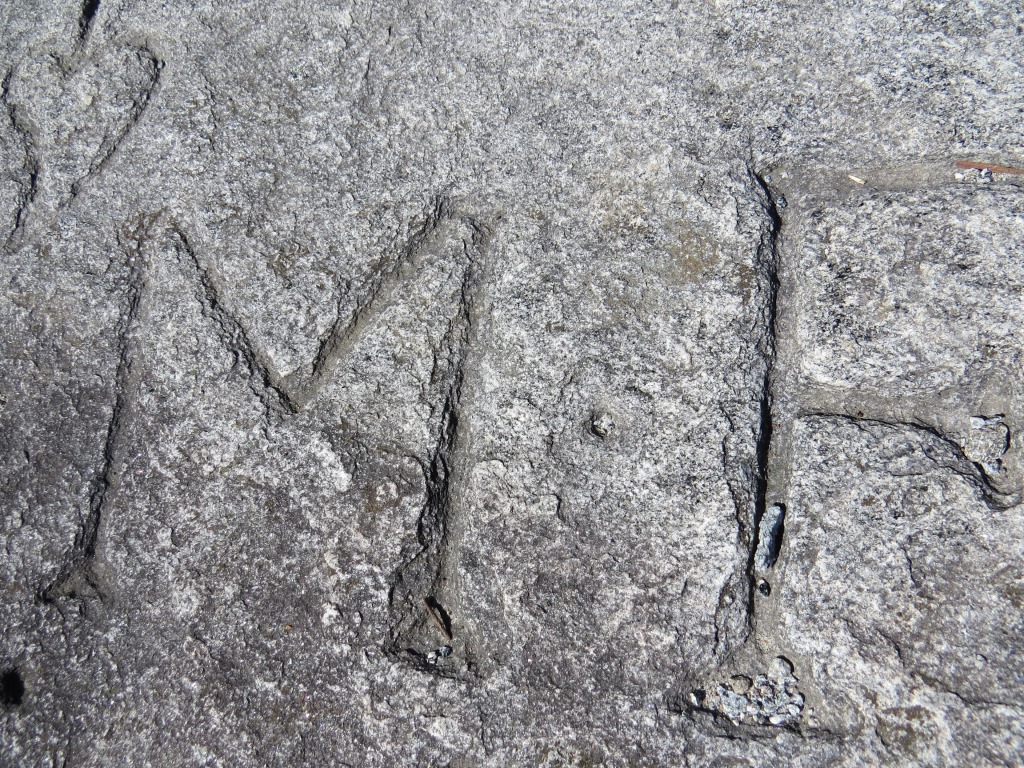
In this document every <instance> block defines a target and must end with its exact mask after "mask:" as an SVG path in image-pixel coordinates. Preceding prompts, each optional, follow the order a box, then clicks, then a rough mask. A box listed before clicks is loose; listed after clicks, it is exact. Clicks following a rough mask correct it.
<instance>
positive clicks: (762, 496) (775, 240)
mask: <svg viewBox="0 0 1024 768" xmlns="http://www.w3.org/2000/svg"><path fill="white" fill-rule="evenodd" d="M751 175H752V176H753V178H754V180H755V182H756V183H757V186H758V188H759V189H760V191H761V194H762V196H763V202H762V205H763V209H764V213H765V215H766V216H767V218H768V227H767V228H766V230H765V231H764V232H763V234H762V236H761V242H760V243H759V245H758V262H759V267H760V270H761V274H762V279H763V280H764V281H765V284H766V288H767V296H766V297H765V302H764V307H763V310H762V314H761V323H762V331H761V337H760V344H761V353H762V355H763V356H764V360H765V370H764V378H763V380H762V382H761V397H760V403H759V411H760V423H759V425H758V433H757V444H756V446H755V464H756V466H755V480H756V484H757V485H756V489H755V496H754V520H753V531H752V535H751V537H750V538H751V541H750V545H749V552H748V560H747V586H748V596H747V597H748V610H749V611H750V612H751V616H752V613H753V609H754V608H753V606H754V592H755V589H756V586H757V585H756V581H757V580H756V575H755V574H756V570H757V563H756V554H757V550H758V547H759V545H760V541H759V539H760V533H759V531H760V528H761V521H762V520H763V519H764V516H765V512H766V510H767V508H768V465H769V460H770V455H771V445H772V433H773V430H774V423H773V418H772V405H773V392H772V384H773V380H774V375H775V356H776V333H777V330H778V328H777V325H778V309H779V306H778V305H779V252H778V249H779V237H780V234H781V232H782V216H781V215H780V213H779V208H778V206H777V204H776V199H775V194H774V193H773V191H772V189H771V187H770V186H769V185H768V182H767V181H766V180H765V179H764V178H763V177H762V176H761V175H759V174H758V173H756V172H754V171H751Z"/></svg>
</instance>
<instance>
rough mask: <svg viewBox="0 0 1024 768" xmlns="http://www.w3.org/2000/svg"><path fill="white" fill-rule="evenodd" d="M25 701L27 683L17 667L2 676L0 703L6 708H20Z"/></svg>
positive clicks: (0, 679)
mask: <svg viewBox="0 0 1024 768" xmlns="http://www.w3.org/2000/svg"><path fill="white" fill-rule="evenodd" d="M24 700H25V681H24V680H23V679H22V677H21V672H20V671H19V670H18V668H17V667H11V668H9V669H5V670H4V671H3V674H0V701H2V702H3V705H4V706H5V707H20V706H21V704H22V702H23V701H24Z"/></svg>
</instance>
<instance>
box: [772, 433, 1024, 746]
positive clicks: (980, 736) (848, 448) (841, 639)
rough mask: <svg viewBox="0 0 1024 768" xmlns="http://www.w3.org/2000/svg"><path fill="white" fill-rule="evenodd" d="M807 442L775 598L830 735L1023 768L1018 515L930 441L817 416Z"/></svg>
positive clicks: (949, 451)
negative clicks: (998, 504) (1019, 763)
mask: <svg viewBox="0 0 1024 768" xmlns="http://www.w3.org/2000/svg"><path fill="white" fill-rule="evenodd" d="M795 445H796V446H798V451H797V453H796V457H797V458H796V459H795V466H794V469H793V484H792V489H791V492H790V493H791V495H790V502H791V506H790V514H789V516H788V517H787V528H786V529H787V535H786V545H785V550H784V556H783V560H782V561H781V562H780V564H779V571H780V572H779V573H778V574H777V579H776V584H775V589H774V591H773V596H772V598H771V600H772V610H773V611H777V620H778V628H777V630H776V631H777V632H778V635H777V637H778V640H779V642H781V643H783V645H784V647H785V648H786V650H787V651H788V652H789V653H791V654H794V656H793V657H792V658H795V659H797V660H798V662H797V668H798V670H799V671H800V672H801V673H802V676H801V679H807V678H811V679H813V680H814V684H815V686H817V698H816V701H815V706H814V710H815V717H816V718H817V722H818V725H819V727H823V728H827V729H836V730H842V731H845V732H848V733H851V734H852V733H860V734H862V735H866V736H867V737H868V740H869V741H874V739H875V738H877V739H878V740H880V741H881V744H878V745H877V748H878V749H879V752H880V754H884V753H885V750H890V751H891V752H892V754H893V755H894V757H896V758H897V759H900V760H904V761H908V762H912V763H915V764H924V765H948V764H950V763H952V762H958V761H961V760H963V759H965V757H964V756H965V755H966V756H969V757H970V758H971V759H972V760H973V761H975V762H979V763H994V764H999V763H1003V762H1012V761H1013V759H1014V755H1016V754H1018V752H1019V750H1020V749H1021V746H1022V743H1021V741H1020V725H1019V723H1020V704H1019V695H1020V680H1021V676H1022V673H1024V670H1022V668H1021V661H1020V656H1019V654H1018V653H1016V651H1015V650H1014V647H1015V641H1014V640H1013V637H1014V636H1015V635H1016V634H1017V633H1018V632H1019V631H1020V621H1021V618H1020V617H1021V605H1020V600H1021V594H1020V584H1021V572H1020V563H1021V556H1022V554H1024V553H1022V550H1021V533H1022V532H1021V530H1020V529H1021V521H1020V517H1019V514H1018V512H1017V510H1002V509H998V508H993V507H992V505H991V504H990V503H987V502H986V499H985V497H984V496H983V495H982V494H981V493H980V492H979V488H978V478H977V477H976V475H975V473H974V470H973V469H972V468H971V467H970V465H969V464H968V463H967V462H965V461H964V460H963V458H962V457H960V456H958V455H957V453H956V451H955V450H954V449H953V448H952V447H951V446H950V445H948V444H946V443H944V442H943V441H941V440H940V439H938V438H936V437H935V436H934V435H931V434H928V433H927V432H925V431H923V430H919V429H918V430H915V429H911V428H906V427H894V426H890V425H886V424H881V423H878V422H870V421H865V422H857V421H853V420H849V419H844V418H815V419H808V420H806V421H802V422H801V423H800V424H799V425H798V426H797V429H796V436H795ZM773 615H775V614H773ZM969 711H970V712H974V713H981V712H984V713H985V716H984V718H983V720H982V722H984V725H980V724H979V722H978V720H977V719H976V717H977V716H976V715H975V717H972V718H970V722H968V715H967V713H968V712H969ZM872 733H873V734H874V735H872ZM879 756H880V755H876V756H875V757H874V758H873V759H879Z"/></svg>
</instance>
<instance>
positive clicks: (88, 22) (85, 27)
mask: <svg viewBox="0 0 1024 768" xmlns="http://www.w3.org/2000/svg"><path fill="white" fill-rule="evenodd" d="M99 9H100V0H85V2H83V3H82V12H81V14H80V15H79V17H78V41H79V43H83V42H85V38H87V37H88V36H89V30H91V29H92V23H93V21H95V19H96V12H97V11H99Z"/></svg>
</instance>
